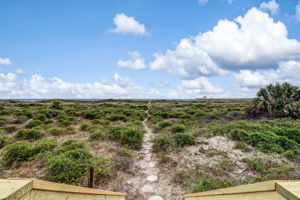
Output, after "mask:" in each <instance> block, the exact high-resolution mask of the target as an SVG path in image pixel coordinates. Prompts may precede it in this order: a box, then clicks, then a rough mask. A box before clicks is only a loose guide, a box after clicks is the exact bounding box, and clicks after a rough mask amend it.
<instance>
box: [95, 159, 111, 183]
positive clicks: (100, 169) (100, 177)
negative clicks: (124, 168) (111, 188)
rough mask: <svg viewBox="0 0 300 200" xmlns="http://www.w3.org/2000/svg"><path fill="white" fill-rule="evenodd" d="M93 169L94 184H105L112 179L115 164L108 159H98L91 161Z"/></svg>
mask: <svg viewBox="0 0 300 200" xmlns="http://www.w3.org/2000/svg"><path fill="white" fill-rule="evenodd" d="M93 165H94V167H95V182H96V183H98V184H102V185H104V184H106V183H107V182H108V181H109V180H110V179H111V178H113V175H114V171H115V165H116V163H115V162H114V161H113V160H111V159H108V158H103V157H99V158H97V159H95V160H94V161H93Z"/></svg>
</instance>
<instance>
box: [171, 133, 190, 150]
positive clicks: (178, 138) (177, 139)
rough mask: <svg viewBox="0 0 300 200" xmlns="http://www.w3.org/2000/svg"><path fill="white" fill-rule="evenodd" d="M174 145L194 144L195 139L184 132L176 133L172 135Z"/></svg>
mask: <svg viewBox="0 0 300 200" xmlns="http://www.w3.org/2000/svg"><path fill="white" fill-rule="evenodd" d="M172 138H173V140H174V143H175V146H177V147H184V146H189V145H194V144H195V141H194V138H193V137H192V136H191V135H188V134H185V133H176V134H175V135H173V136H172Z"/></svg>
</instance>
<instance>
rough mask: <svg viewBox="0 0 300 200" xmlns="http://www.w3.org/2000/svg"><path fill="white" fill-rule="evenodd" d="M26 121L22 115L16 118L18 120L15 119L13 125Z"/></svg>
mask: <svg viewBox="0 0 300 200" xmlns="http://www.w3.org/2000/svg"><path fill="white" fill-rule="evenodd" d="M27 119H28V118H27V117H26V116H23V115H22V116H18V118H17V119H16V121H15V123H17V124H22V123H24V122H26V120H27Z"/></svg>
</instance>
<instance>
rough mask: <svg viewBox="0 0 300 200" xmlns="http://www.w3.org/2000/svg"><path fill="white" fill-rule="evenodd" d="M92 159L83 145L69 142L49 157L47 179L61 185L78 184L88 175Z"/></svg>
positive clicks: (72, 141) (77, 142) (73, 141)
mask: <svg viewBox="0 0 300 200" xmlns="http://www.w3.org/2000/svg"><path fill="white" fill-rule="evenodd" d="M92 157H93V156H92V154H91V153H90V152H89V151H88V150H87V149H86V148H85V146H84V144H83V143H81V142H79V141H75V140H68V141H66V142H65V143H63V144H62V146H61V147H60V148H59V149H58V150H57V151H55V152H54V155H51V156H49V158H48V161H47V163H46V166H47V169H48V176H47V178H48V179H49V180H50V181H54V182H59V183H68V184H70V183H76V182H78V181H79V180H80V178H81V177H82V176H83V175H84V174H86V172H87V167H88V166H89V164H90V163H91V161H92Z"/></svg>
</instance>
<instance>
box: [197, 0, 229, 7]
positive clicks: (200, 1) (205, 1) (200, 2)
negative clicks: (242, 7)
mask: <svg viewBox="0 0 300 200" xmlns="http://www.w3.org/2000/svg"><path fill="white" fill-rule="evenodd" d="M233 1H234V0H226V2H227V3H229V4H232V2H233ZM197 2H198V4H199V5H202V6H203V5H205V4H206V3H207V2H208V0H197Z"/></svg>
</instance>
